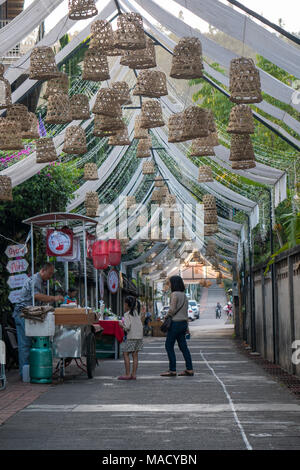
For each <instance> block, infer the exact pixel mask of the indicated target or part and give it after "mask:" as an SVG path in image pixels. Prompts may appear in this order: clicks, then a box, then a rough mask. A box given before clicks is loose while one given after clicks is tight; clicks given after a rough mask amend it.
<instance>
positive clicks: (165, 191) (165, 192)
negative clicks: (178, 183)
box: [159, 185, 170, 198]
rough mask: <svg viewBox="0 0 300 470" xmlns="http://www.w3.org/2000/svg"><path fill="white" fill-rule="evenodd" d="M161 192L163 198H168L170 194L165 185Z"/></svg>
mask: <svg viewBox="0 0 300 470" xmlns="http://www.w3.org/2000/svg"><path fill="white" fill-rule="evenodd" d="M159 191H160V194H161V195H162V197H163V198H165V197H166V196H168V194H170V193H169V189H168V187H167V186H165V185H164V186H162V187H161V188H160V190H159Z"/></svg>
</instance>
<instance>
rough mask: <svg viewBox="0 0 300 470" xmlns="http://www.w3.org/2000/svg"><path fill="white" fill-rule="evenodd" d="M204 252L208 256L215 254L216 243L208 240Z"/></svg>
mask: <svg viewBox="0 0 300 470" xmlns="http://www.w3.org/2000/svg"><path fill="white" fill-rule="evenodd" d="M205 254H206V256H209V257H213V256H216V244H215V242H213V241H212V240H208V242H207V246H206V250H205Z"/></svg>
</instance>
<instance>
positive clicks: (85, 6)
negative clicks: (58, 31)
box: [69, 0, 98, 20]
mask: <svg viewBox="0 0 300 470" xmlns="http://www.w3.org/2000/svg"><path fill="white" fill-rule="evenodd" d="M97 14H98V10H97V8H96V6H95V0H69V18H70V20H86V19H87V18H92V17H93V16H96V15H97Z"/></svg>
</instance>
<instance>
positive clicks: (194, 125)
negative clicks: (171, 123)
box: [182, 106, 209, 140]
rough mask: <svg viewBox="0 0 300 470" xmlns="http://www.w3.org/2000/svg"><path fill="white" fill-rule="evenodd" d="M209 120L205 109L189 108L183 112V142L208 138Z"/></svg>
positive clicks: (198, 107)
mask: <svg viewBox="0 0 300 470" xmlns="http://www.w3.org/2000/svg"><path fill="white" fill-rule="evenodd" d="M208 125H209V120H208V113H207V110H206V109H203V108H200V106H189V107H188V108H186V109H185V110H184V112H183V133H182V137H183V138H184V139H185V140H192V139H197V138H198V137H208V135H209V128H208Z"/></svg>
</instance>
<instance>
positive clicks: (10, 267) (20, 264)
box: [6, 259, 28, 274]
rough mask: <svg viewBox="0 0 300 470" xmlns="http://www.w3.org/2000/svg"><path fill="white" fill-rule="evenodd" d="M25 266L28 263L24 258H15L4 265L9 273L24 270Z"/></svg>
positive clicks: (26, 266)
mask: <svg viewBox="0 0 300 470" xmlns="http://www.w3.org/2000/svg"><path fill="white" fill-rule="evenodd" d="M27 268H28V263H27V261H26V259H15V260H13V261H9V262H8V263H7V265H6V269H7V271H8V272H9V273H10V274H15V273H20V272H22V271H26V269H27Z"/></svg>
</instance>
